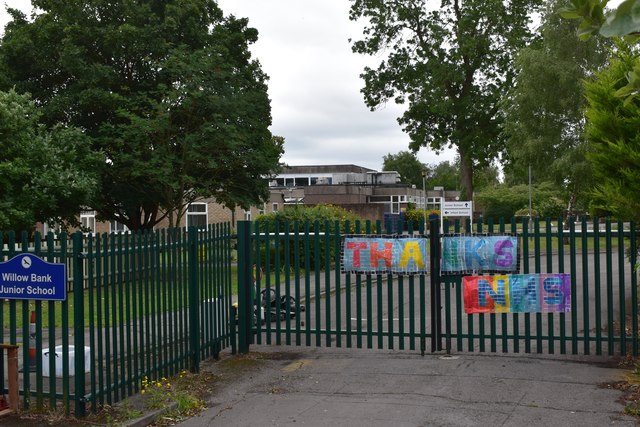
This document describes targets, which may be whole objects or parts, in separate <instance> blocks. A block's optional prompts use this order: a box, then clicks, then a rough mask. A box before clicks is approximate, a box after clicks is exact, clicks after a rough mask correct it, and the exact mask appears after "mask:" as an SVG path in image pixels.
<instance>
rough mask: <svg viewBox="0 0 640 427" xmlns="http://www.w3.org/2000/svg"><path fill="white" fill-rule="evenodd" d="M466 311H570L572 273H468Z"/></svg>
mask: <svg viewBox="0 0 640 427" xmlns="http://www.w3.org/2000/svg"><path fill="white" fill-rule="evenodd" d="M462 280H463V282H462V283H463V289H464V311H465V313H568V312H570V311H571V276H570V275H569V274H564V273H561V274H514V275H500V276H467V277H464V278H463V279H462Z"/></svg>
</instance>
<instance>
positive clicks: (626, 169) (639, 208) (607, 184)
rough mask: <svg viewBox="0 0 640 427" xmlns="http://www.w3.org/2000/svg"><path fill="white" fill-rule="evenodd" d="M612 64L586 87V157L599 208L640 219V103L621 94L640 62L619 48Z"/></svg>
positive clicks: (635, 55)
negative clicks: (587, 145)
mask: <svg viewBox="0 0 640 427" xmlns="http://www.w3.org/2000/svg"><path fill="white" fill-rule="evenodd" d="M620 47H621V49H619V51H618V53H617V54H616V57H615V58H613V60H612V61H611V64H610V66H609V67H607V68H606V69H604V70H602V71H601V72H599V73H598V74H596V75H595V76H594V78H593V79H591V80H589V81H588V82H587V83H586V97H587V102H588V107H587V110H586V116H587V133H586V136H587V140H588V141H589V151H588V153H587V156H588V158H589V160H590V161H591V162H592V165H593V170H594V174H595V177H596V182H597V184H596V190H595V199H594V203H595V206H594V207H595V208H596V211H597V212H599V213H605V214H606V213H613V214H614V215H616V216H617V217H618V218H621V219H632V220H635V221H638V220H640V197H639V196H638V194H640V149H638V147H640V134H639V133H638V129H640V104H639V103H638V102H637V100H635V101H630V102H628V101H627V100H626V99H625V97H622V96H620V95H619V93H618V91H619V90H620V89H621V88H623V87H624V86H625V85H626V83H627V79H626V77H627V76H628V75H629V73H631V72H632V70H633V69H634V67H635V66H636V64H637V63H638V60H639V58H640V56H639V53H638V50H637V49H633V48H631V47H623V46H620Z"/></svg>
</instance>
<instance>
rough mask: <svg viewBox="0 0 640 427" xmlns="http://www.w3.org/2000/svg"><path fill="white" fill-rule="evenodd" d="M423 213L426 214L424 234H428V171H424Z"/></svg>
mask: <svg viewBox="0 0 640 427" xmlns="http://www.w3.org/2000/svg"><path fill="white" fill-rule="evenodd" d="M422 212H423V214H424V232H425V233H426V232H427V170H426V169H422Z"/></svg>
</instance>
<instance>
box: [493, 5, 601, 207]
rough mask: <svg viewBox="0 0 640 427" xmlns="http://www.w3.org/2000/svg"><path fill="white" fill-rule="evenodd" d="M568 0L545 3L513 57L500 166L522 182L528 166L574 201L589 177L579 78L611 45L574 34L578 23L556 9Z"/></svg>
mask: <svg viewBox="0 0 640 427" xmlns="http://www.w3.org/2000/svg"><path fill="white" fill-rule="evenodd" d="M567 4H569V1H568V0H556V1H552V2H550V3H549V4H548V5H547V8H546V10H545V12H544V14H543V15H542V25H541V27H540V34H541V38H540V40H539V42H538V43H535V44H534V45H532V46H530V47H527V48H524V49H522V50H521V51H520V52H519V53H518V56H517V58H516V68H517V71H518V74H517V77H516V80H515V85H514V86H513V89H512V90H511V91H509V93H508V96H507V97H506V99H505V101H504V103H503V106H504V115H505V123H504V131H505V136H506V138H507V155H506V156H505V157H504V160H505V163H504V172H505V177H506V179H507V182H508V183H510V184H512V185H515V184H523V183H527V181H528V171H529V167H531V172H532V178H533V181H534V183H541V182H543V181H549V182H552V183H554V184H556V185H557V186H559V187H562V188H563V189H564V190H565V194H566V195H567V197H568V199H569V200H571V201H572V202H571V203H569V205H570V206H574V204H575V202H576V201H577V200H579V199H580V198H581V195H582V194H584V193H585V191H586V190H588V189H589V188H590V186H591V183H592V180H591V179H590V178H591V176H592V173H591V170H590V164H589V162H588V161H586V159H585V149H586V144H585V141H584V123H585V120H584V108H585V101H584V90H583V85H582V82H583V80H584V79H585V78H587V77H588V76H590V75H592V73H593V72H594V71H595V70H597V69H598V68H600V67H602V66H603V65H604V63H605V62H606V60H607V58H608V55H609V47H610V46H609V43H607V41H606V40H604V39H600V38H594V39H591V40H590V41H589V42H586V43H585V42H581V41H580V40H579V39H578V38H577V37H575V32H576V29H577V27H578V25H577V23H576V22H575V21H568V20H565V19H561V18H560V16H559V15H558V13H557V12H558V10H559V8H561V7H563V6H566V5H567Z"/></svg>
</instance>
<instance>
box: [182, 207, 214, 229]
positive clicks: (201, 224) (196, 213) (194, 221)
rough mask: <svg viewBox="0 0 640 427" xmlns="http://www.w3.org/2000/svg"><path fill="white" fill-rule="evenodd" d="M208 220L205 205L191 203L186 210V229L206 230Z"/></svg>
mask: <svg viewBox="0 0 640 427" xmlns="http://www.w3.org/2000/svg"><path fill="white" fill-rule="evenodd" d="M208 223H209V218H208V215H207V204H206V203H191V204H190V205H189V208H188V209H187V227H196V228H198V229H203V228H207V224H208Z"/></svg>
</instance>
